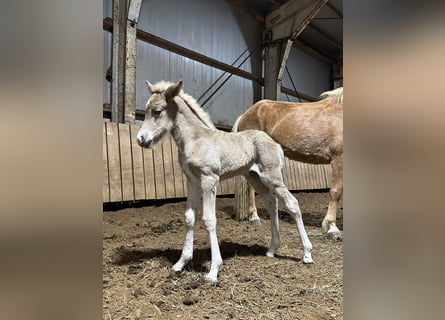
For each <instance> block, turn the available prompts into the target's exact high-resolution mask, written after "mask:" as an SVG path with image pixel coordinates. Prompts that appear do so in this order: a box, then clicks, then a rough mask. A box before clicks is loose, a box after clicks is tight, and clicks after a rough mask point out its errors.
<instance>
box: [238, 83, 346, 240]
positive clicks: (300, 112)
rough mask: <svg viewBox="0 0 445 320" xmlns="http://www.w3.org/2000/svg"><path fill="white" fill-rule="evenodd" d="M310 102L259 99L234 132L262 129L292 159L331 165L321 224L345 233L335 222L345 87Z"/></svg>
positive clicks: (252, 212) (253, 217) (252, 209)
mask: <svg viewBox="0 0 445 320" xmlns="http://www.w3.org/2000/svg"><path fill="white" fill-rule="evenodd" d="M321 95H322V96H324V97H325V98H324V99H322V100H320V101H317V102H310V103H296V102H283V101H272V100H260V101H258V102H257V103H255V104H254V105H252V106H251V107H250V108H249V109H248V110H247V111H246V112H245V113H244V114H242V115H241V116H240V117H239V118H238V119H237V121H236V122H235V125H234V127H233V131H244V130H251V129H256V130H262V131H264V132H266V133H267V134H268V135H269V136H271V137H272V139H274V140H275V141H276V142H277V143H279V144H280V145H281V147H282V148H283V151H284V154H285V155H286V156H287V157H288V158H289V159H292V160H297V161H302V162H306V163H312V164H329V163H330V164H331V167H332V182H331V189H330V190H329V197H330V201H329V206H328V211H327V213H326V216H325V217H324V219H323V222H322V227H323V229H324V231H325V232H327V234H328V236H329V237H332V238H335V239H338V238H340V237H341V236H342V234H341V232H340V230H338V228H337V225H336V221H335V220H336V216H337V207H338V202H339V200H340V197H341V195H342V193H343V87H341V88H337V89H335V90H332V91H327V92H324V93H322V94H321ZM248 189H249V220H250V221H251V223H252V224H260V218H259V217H258V214H257V209H256V206H255V190H254V189H253V188H252V186H251V185H249V187H248Z"/></svg>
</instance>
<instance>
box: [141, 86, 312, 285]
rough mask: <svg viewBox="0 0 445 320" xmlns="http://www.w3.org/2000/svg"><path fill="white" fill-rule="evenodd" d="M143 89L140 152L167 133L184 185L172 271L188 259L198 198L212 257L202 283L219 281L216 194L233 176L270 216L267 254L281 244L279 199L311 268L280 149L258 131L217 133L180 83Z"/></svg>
mask: <svg viewBox="0 0 445 320" xmlns="http://www.w3.org/2000/svg"><path fill="white" fill-rule="evenodd" d="M147 86H148V89H149V90H150V92H151V93H152V95H151V97H150V98H149V99H148V101H147V105H146V109H145V120H144V123H143V125H142V127H141V128H140V130H139V132H138V134H137V142H138V144H139V145H140V146H142V147H145V148H152V147H154V146H155V145H156V143H158V142H159V141H160V140H161V139H162V137H163V136H165V135H166V134H167V133H168V132H170V134H171V135H172V137H173V139H174V140H175V142H176V144H177V146H178V152H179V163H180V165H181V167H182V170H183V171H184V173H185V175H186V176H187V183H188V184H187V186H188V188H187V193H188V194H187V209H186V211H185V225H186V235H185V242H184V247H183V250H182V254H181V257H180V258H179V260H178V262H176V264H174V265H173V268H172V269H173V271H175V272H177V271H181V270H182V268H183V267H184V266H185V265H186V264H187V263H188V262H189V261H190V260H191V259H192V256H193V236H194V226H195V212H196V209H197V207H198V205H199V201H200V199H201V197H202V211H203V212H202V220H203V221H204V225H205V227H206V229H207V233H208V236H209V240H210V248H211V255H212V260H211V266H210V271H209V273H208V274H207V275H206V276H205V280H207V281H209V282H216V281H217V277H218V272H219V270H220V269H221V267H222V258H221V253H220V250H219V245H218V239H217V236H216V215H215V201H216V190H217V186H218V183H219V181H220V180H222V179H226V178H230V177H233V176H236V175H244V177H246V179H247V180H248V181H249V182H250V183H252V185H254V186H255V189H256V190H257V191H258V193H259V194H260V195H262V196H263V199H264V202H265V204H266V207H267V209H268V211H269V214H270V216H271V233H272V240H271V244H270V247H269V250H268V251H267V255H268V256H271V257H273V256H274V253H275V251H276V250H277V249H278V247H279V245H280V234H279V227H278V208H277V196H278V198H280V199H281V200H283V201H284V203H285V205H286V207H287V209H288V210H289V212H290V213H291V214H292V215H293V216H294V218H295V222H296V224H297V228H298V232H299V234H300V238H301V243H302V246H303V252H304V254H303V263H312V262H313V261H312V255H311V250H312V244H311V242H310V240H309V238H308V236H307V234H306V230H305V228H304V225H303V220H302V217H301V211H300V207H299V205H298V201H297V200H296V199H295V198H294V197H293V196H292V194H291V193H290V192H289V191H288V190H287V189H286V187H285V185H284V183H283V179H282V176H281V168H282V166H283V163H284V155H283V150H282V149H281V147H280V146H279V145H278V144H277V143H275V142H274V141H273V140H272V139H271V138H270V137H269V136H268V135H267V134H266V133H264V132H262V131H257V130H248V131H244V132H239V133H228V132H224V131H220V130H218V129H216V128H215V126H214V125H213V123H212V122H211V121H210V118H209V116H208V114H207V113H205V112H204V110H203V109H201V107H200V106H199V105H198V103H197V102H196V100H195V99H194V98H192V97H191V96H190V95H188V94H185V93H184V92H183V91H182V81H179V82H178V83H177V84H174V83H170V82H164V81H161V82H158V83H156V84H151V83H150V82H148V81H147Z"/></svg>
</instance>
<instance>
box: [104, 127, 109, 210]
mask: <svg viewBox="0 0 445 320" xmlns="http://www.w3.org/2000/svg"><path fill="white" fill-rule="evenodd" d="M102 161H103V171H102V174H103V179H104V181H103V185H102V201H103V202H110V187H109V181H108V151H107V127H106V124H105V122H104V123H103V124H102Z"/></svg>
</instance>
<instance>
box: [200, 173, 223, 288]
mask: <svg viewBox="0 0 445 320" xmlns="http://www.w3.org/2000/svg"><path fill="white" fill-rule="evenodd" d="M218 180H219V179H218V177H215V176H202V177H201V188H202V201H203V202H202V220H203V221H204V225H205V227H206V229H207V233H208V235H209V241H210V250H211V255H212V262H211V265H210V271H209V273H208V274H206V275H205V280H206V281H208V282H211V283H216V282H217V281H218V272H219V270H220V269H221V267H222V264H223V261H222V257H221V252H220V251H219V244H218V237H217V235H216V212H215V204H216V187H217V186H218Z"/></svg>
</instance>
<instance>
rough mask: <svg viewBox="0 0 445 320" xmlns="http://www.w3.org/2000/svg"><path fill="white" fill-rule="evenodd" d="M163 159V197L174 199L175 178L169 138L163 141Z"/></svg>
mask: <svg viewBox="0 0 445 320" xmlns="http://www.w3.org/2000/svg"><path fill="white" fill-rule="evenodd" d="M162 146H163V150H162V151H163V158H164V181H165V197H166V198H175V197H176V191H175V176H174V168H173V155H172V143H171V138H170V136H169V137H168V138H167V139H165V140H164V142H163V143H162Z"/></svg>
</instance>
